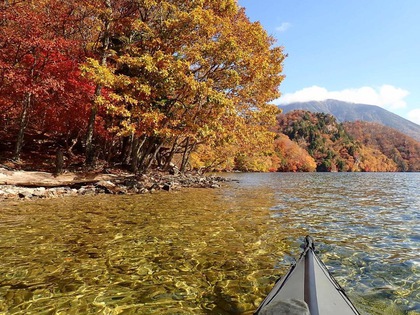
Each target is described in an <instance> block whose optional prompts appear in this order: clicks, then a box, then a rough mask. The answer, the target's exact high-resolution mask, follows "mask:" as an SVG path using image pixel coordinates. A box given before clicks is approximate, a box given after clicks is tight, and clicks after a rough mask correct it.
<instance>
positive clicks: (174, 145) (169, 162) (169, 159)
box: [163, 137, 178, 171]
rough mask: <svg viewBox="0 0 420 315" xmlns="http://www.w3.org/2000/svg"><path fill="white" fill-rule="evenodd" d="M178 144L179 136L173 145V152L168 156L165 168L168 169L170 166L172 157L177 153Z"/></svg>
mask: <svg viewBox="0 0 420 315" xmlns="http://www.w3.org/2000/svg"><path fill="white" fill-rule="evenodd" d="M177 146H178V137H176V138H175V141H174V144H173V145H172V148H171V152H170V153H169V156H168V158H167V159H166V162H165V165H164V167H163V169H164V170H165V171H166V170H168V168H169V165H170V164H171V162H172V159H173V157H174V155H175V151H176V147H177Z"/></svg>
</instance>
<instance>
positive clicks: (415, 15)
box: [238, 0, 420, 124]
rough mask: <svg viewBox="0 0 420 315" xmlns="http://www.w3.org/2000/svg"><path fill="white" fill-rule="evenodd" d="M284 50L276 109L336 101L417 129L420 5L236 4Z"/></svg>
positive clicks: (244, 0)
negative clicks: (374, 109) (377, 110)
mask: <svg viewBox="0 0 420 315" xmlns="http://www.w3.org/2000/svg"><path fill="white" fill-rule="evenodd" d="M238 3H239V5H240V6H242V7H244V8H245V9H246V13H247V15H248V17H249V18H250V20H251V21H260V22H261V24H262V25H263V27H264V28H265V30H266V31H267V32H268V34H270V35H272V36H273V37H275V38H276V39H277V45H278V46H283V47H284V51H285V52H286V53H287V54H288V58H287V59H286V60H285V62H284V74H285V75H286V79H285V80H284V81H283V83H282V84H281V86H280V92H281V93H282V96H281V97H280V99H279V100H276V102H275V103H277V104H281V103H282V104H285V103H289V102H293V101H307V100H322V99H327V98H332V99H340V100H344V101H349V102H354V103H365V104H373V105H379V106H381V107H383V108H385V109H387V110H389V111H391V112H394V113H396V114H398V115H400V116H402V117H404V118H407V119H410V120H411V121H414V122H416V123H417V124H420V0H238Z"/></svg>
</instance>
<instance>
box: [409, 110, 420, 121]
mask: <svg viewBox="0 0 420 315" xmlns="http://www.w3.org/2000/svg"><path fill="white" fill-rule="evenodd" d="M407 116H408V119H409V120H411V121H412V122H414V123H416V124H418V125H420V108H417V109H413V110H411V111H409V112H408V115H407Z"/></svg>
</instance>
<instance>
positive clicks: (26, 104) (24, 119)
mask: <svg viewBox="0 0 420 315" xmlns="http://www.w3.org/2000/svg"><path fill="white" fill-rule="evenodd" d="M31 99H32V94H31V93H28V94H27V96H26V98H25V100H24V101H23V108H22V114H21V115H20V125H19V132H18V136H17V141H16V147H15V155H14V158H15V160H19V158H20V153H21V151H22V147H23V138H24V136H25V130H26V126H27V125H28V120H29V119H28V116H29V111H30V107H31Z"/></svg>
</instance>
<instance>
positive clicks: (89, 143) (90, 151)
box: [86, 0, 112, 166]
mask: <svg viewBox="0 0 420 315" xmlns="http://www.w3.org/2000/svg"><path fill="white" fill-rule="evenodd" d="M105 7H106V9H107V10H111V9H112V7H111V0H105ZM103 22H104V35H103V38H102V52H101V58H100V59H101V60H100V65H101V66H106V64H107V58H108V49H109V43H110V28H111V19H110V17H109V16H106V15H104V21H103ZM101 94H102V85H100V84H97V85H96V88H95V99H94V101H93V102H94V103H93V106H92V109H91V112H90V116H89V123H88V127H87V134H86V165H88V166H92V165H93V162H94V157H95V150H94V146H93V136H94V133H95V120H96V115H97V113H98V105H97V104H96V103H95V101H96V99H97V98H98V97H99V96H101Z"/></svg>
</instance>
